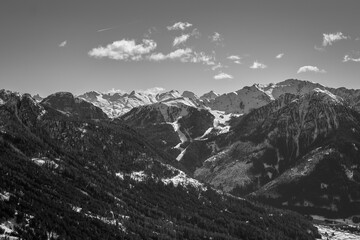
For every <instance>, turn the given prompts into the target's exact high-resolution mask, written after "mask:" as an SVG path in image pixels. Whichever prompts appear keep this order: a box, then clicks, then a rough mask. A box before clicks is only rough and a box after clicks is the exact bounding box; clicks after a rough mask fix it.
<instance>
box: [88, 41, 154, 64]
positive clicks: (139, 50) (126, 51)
mask: <svg viewBox="0 0 360 240" xmlns="http://www.w3.org/2000/svg"><path fill="white" fill-rule="evenodd" d="M156 46H157V45H156V42H154V41H153V40H150V39H143V40H142V43H139V44H136V42H135V40H126V39H123V40H120V41H115V42H113V43H111V44H109V45H107V46H106V47H102V46H99V47H97V48H94V49H92V50H91V51H89V52H88V54H89V55H90V56H92V57H96V58H110V59H114V60H134V61H138V60H141V59H142V55H144V54H148V53H150V52H151V51H153V50H154V49H155V48H156Z"/></svg>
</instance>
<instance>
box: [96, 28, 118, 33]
mask: <svg viewBox="0 0 360 240" xmlns="http://www.w3.org/2000/svg"><path fill="white" fill-rule="evenodd" d="M114 28H116V27H109V28H102V29H99V30H97V32H105V31H108V30H111V29H114Z"/></svg>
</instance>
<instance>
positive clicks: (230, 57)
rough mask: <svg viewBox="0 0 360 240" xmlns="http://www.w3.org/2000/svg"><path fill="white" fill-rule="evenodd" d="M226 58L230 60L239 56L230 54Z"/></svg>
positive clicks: (238, 58) (237, 58)
mask: <svg viewBox="0 0 360 240" xmlns="http://www.w3.org/2000/svg"><path fill="white" fill-rule="evenodd" d="M227 59H230V60H240V59H241V57H239V56H237V55H231V56H228V57H227Z"/></svg>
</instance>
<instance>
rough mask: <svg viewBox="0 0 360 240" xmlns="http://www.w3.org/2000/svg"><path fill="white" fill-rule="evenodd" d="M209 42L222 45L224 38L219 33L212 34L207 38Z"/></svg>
mask: <svg viewBox="0 0 360 240" xmlns="http://www.w3.org/2000/svg"><path fill="white" fill-rule="evenodd" d="M209 38H210V40H211V41H212V42H214V43H215V44H216V45H223V43H222V42H223V41H224V38H223V37H222V36H221V34H220V33H218V32H214V34H213V35H211V36H209Z"/></svg>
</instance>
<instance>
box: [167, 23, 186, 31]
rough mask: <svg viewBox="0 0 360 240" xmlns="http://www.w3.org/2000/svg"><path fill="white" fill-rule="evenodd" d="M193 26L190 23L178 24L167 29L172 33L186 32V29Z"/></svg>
mask: <svg viewBox="0 0 360 240" xmlns="http://www.w3.org/2000/svg"><path fill="white" fill-rule="evenodd" d="M191 26H192V24H191V23H188V22H177V23H175V24H174V25H172V26H167V27H166V28H167V29H168V30H169V31H171V30H185V29H186V28H189V27H191Z"/></svg>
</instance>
